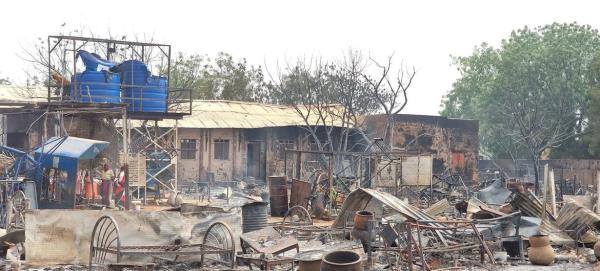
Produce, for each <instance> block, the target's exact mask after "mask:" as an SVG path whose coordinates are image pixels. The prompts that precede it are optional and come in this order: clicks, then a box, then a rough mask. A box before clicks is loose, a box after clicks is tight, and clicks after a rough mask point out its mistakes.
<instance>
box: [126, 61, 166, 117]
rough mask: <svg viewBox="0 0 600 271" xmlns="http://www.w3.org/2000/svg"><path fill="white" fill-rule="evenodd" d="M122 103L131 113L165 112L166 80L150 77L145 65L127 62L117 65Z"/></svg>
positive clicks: (139, 62)
mask: <svg viewBox="0 0 600 271" xmlns="http://www.w3.org/2000/svg"><path fill="white" fill-rule="evenodd" d="M119 72H120V73H121V79H122V80H121V81H122V83H123V102H124V103H127V105H128V106H127V110H128V111H133V112H166V111H167V85H168V84H167V78H166V77H159V76H152V75H151V74H150V71H148V67H147V66H146V64H145V63H143V62H141V61H138V60H128V61H125V62H123V63H121V64H120V65H119Z"/></svg>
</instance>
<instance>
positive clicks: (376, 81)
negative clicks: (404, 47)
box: [363, 55, 416, 148]
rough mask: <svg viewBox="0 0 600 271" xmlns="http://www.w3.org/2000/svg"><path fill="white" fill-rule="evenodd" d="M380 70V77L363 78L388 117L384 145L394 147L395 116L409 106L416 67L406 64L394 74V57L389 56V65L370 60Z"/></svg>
mask: <svg viewBox="0 0 600 271" xmlns="http://www.w3.org/2000/svg"><path fill="white" fill-rule="evenodd" d="M369 60H370V61H371V63H373V64H374V65H375V66H376V67H377V68H378V69H379V70H380V73H379V75H377V76H375V77H371V76H369V75H368V74H364V75H363V77H364V78H365V80H366V81H367V82H369V84H370V91H371V93H372V95H373V97H374V98H375V100H376V101H377V103H378V105H379V108H380V110H381V111H383V113H384V114H385V115H386V123H385V126H384V129H383V133H384V134H383V139H384V143H385V145H386V146H388V147H390V148H391V147H392V146H393V136H394V125H395V119H396V118H395V115H397V114H399V113H400V112H401V111H402V110H403V109H404V108H405V107H406V105H407V104H408V90H409V88H410V86H411V85H412V82H413V79H414V78H415V75H416V70H415V68H414V67H412V68H408V66H406V65H405V64H404V63H401V64H400V68H399V69H398V70H397V71H396V72H393V70H392V60H393V55H391V56H389V57H388V59H387V63H385V64H380V63H379V62H377V61H376V60H374V59H373V58H369Z"/></svg>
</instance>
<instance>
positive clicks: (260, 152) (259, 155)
mask: <svg viewBox="0 0 600 271" xmlns="http://www.w3.org/2000/svg"><path fill="white" fill-rule="evenodd" d="M246 153H247V157H248V159H247V160H246V172H247V174H248V177H254V179H255V180H265V177H266V174H265V171H266V165H265V144H264V142H262V141H250V142H248V145H247V152H246Z"/></svg>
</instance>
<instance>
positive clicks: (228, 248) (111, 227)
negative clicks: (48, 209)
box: [89, 216, 236, 270]
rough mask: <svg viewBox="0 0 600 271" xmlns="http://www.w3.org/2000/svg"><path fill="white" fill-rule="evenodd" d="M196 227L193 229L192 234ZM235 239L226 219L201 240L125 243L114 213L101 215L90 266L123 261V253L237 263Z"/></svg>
mask: <svg viewBox="0 0 600 271" xmlns="http://www.w3.org/2000/svg"><path fill="white" fill-rule="evenodd" d="M193 233H194V229H192V234H193ZM235 254H236V251H235V241H234V238H233V233H232V230H231V228H230V227H229V226H228V225H227V224H225V223H223V222H215V223H213V224H211V225H210V226H209V227H208V229H207V230H206V233H205V234H204V237H203V238H202V243H200V244H198V243H196V244H194V243H192V244H172V245H140V246H131V245H129V246H124V245H122V240H121V236H120V233H119V226H118V225H117V222H116V221H115V219H114V218H113V217H111V216H102V217H100V218H99V219H98V221H96V224H95V225H94V230H93V231H92V238H91V244H90V261H89V268H90V269H89V270H92V268H94V267H97V266H102V265H104V264H106V263H107V256H108V257H110V258H111V259H109V260H108V262H110V263H113V262H114V263H117V264H118V263H121V261H122V259H123V257H124V256H152V257H155V258H159V259H165V257H174V258H173V260H172V261H176V260H177V258H178V257H180V256H200V264H201V265H202V266H204V265H205V264H206V263H208V262H209V261H210V262H214V263H218V264H222V265H226V266H229V267H231V268H234V267H235V263H236V262H235Z"/></svg>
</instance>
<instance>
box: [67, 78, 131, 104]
mask: <svg viewBox="0 0 600 271" xmlns="http://www.w3.org/2000/svg"><path fill="white" fill-rule="evenodd" d="M71 82H72V84H71V89H70V94H71V99H73V100H75V101H78V102H82V103H114V104H118V103H121V76H120V75H119V74H118V73H111V72H109V71H84V72H82V73H78V74H77V75H76V76H75V78H71ZM76 86H77V87H76Z"/></svg>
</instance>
